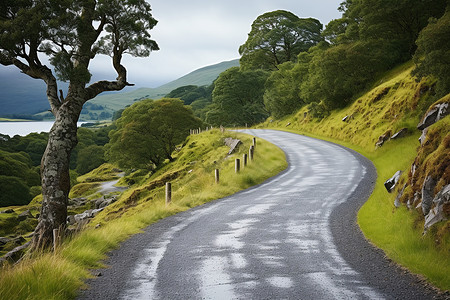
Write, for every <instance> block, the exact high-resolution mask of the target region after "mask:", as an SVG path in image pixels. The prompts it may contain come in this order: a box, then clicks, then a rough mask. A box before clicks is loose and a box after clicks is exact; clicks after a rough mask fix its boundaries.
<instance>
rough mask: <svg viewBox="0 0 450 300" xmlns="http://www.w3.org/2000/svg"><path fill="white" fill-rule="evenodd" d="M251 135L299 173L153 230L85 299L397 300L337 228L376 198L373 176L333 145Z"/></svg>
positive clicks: (128, 248) (133, 242) (119, 257)
mask: <svg viewBox="0 0 450 300" xmlns="http://www.w3.org/2000/svg"><path fill="white" fill-rule="evenodd" d="M246 132H247V133H250V134H252V135H254V136H257V137H261V138H263V139H266V140H268V141H270V142H272V143H274V144H275V145H277V146H279V147H281V148H282V149H283V150H284V151H285V153H286V154H287V157H288V160H289V165H290V166H289V168H288V169H287V170H286V171H284V172H283V173H282V174H281V175H280V176H277V177H275V178H274V179H272V180H269V181H268V182H266V183H264V184H262V185H259V186H258V187H256V188H252V189H249V190H246V191H244V192H240V193H238V194H235V195H233V196H230V197H227V198H225V199H222V200H219V201H214V202H212V203H208V204H206V205H204V206H201V207H198V208H194V209H192V210H189V211H186V212H183V213H180V214H178V215H175V216H172V217H170V218H167V219H164V220H162V221H160V222H158V223H157V224H154V225H151V226H149V227H148V228H147V229H146V231H145V233H143V234H139V235H136V236H134V237H133V238H132V239H130V240H129V241H127V242H125V243H124V245H122V247H121V248H120V249H119V250H117V251H114V252H113V253H112V254H111V256H110V260H109V262H107V263H108V264H110V265H111V266H112V267H111V268H110V269H106V270H101V272H102V276H101V277H99V278H97V279H95V280H93V281H91V282H89V284H90V285H91V286H92V288H91V289H90V290H87V291H84V292H83V293H82V294H81V298H80V299H384V298H391V297H390V296H389V294H386V291H382V290H380V288H379V285H377V283H376V282H375V283H373V282H369V281H368V280H367V278H368V277H367V274H362V273H360V272H359V271H357V270H355V269H354V268H353V267H352V266H351V265H350V264H348V263H347V262H346V260H345V259H344V258H343V256H342V255H341V254H340V253H339V251H338V247H337V246H336V244H339V243H340V244H341V245H342V244H343V245H344V248H343V249H345V245H347V241H346V240H345V238H346V237H345V236H344V237H337V238H336V237H333V235H332V228H333V226H335V227H336V226H337V228H340V225H336V224H335V223H336V222H335V223H334V225H333V224H331V222H330V215H331V214H332V212H333V210H334V209H335V208H336V207H338V206H339V205H340V204H341V203H343V202H345V201H347V200H348V199H349V198H351V197H353V198H354V197H355V194H358V193H360V190H361V189H364V190H365V192H363V194H364V195H363V197H367V195H368V194H369V193H370V189H371V183H373V181H374V178H375V176H376V175H375V174H374V170H373V168H372V169H369V170H368V167H367V166H364V164H362V163H361V162H360V161H359V159H357V158H356V156H355V155H354V154H352V153H351V152H349V151H347V150H345V149H343V148H342V147H339V146H336V145H333V144H330V143H326V142H322V141H318V140H314V139H311V138H308V137H304V136H301V135H295V134H291V133H286V132H280V131H271V130H248V131H246ZM256 151H257V149H256ZM255 163H257V162H255ZM368 177H369V178H370V179H369V181H367V178H368ZM367 182H370V183H369V184H367ZM368 186H369V187H368ZM355 211H356V209H355ZM338 220H340V218H338ZM349 222H353V223H354V220H350V221H349ZM350 227H351V226H350ZM338 231H339V229H338ZM350 236H351V237H353V236H354V235H353V234H350ZM357 238H359V239H361V237H357ZM336 239H339V241H337V240H336ZM348 242H350V241H348ZM353 251H355V249H353ZM357 253H359V252H357ZM383 268H384V267H383ZM368 272H369V273H370V270H368ZM382 280H384V281H386V279H385V278H384V279H382ZM388 289H392V288H391V287H388ZM391 296H392V295H391ZM405 296H407V295H405Z"/></svg>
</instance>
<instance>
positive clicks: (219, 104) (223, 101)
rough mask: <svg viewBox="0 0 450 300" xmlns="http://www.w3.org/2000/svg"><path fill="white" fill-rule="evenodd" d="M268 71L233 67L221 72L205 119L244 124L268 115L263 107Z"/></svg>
mask: <svg viewBox="0 0 450 300" xmlns="http://www.w3.org/2000/svg"><path fill="white" fill-rule="evenodd" d="M268 75H269V73H268V72H265V71H262V70H253V71H241V70H240V69H239V67H232V68H230V69H228V70H226V71H225V72H222V73H221V74H220V75H219V78H217V80H216V81H215V86H214V90H213V103H212V105H211V106H210V108H209V111H208V112H207V114H206V122H207V123H209V124H212V125H215V126H220V125H223V126H245V125H246V124H247V125H249V126H250V125H253V124H256V123H258V122H261V121H263V120H264V119H265V118H267V117H268V116H269V114H268V112H267V110H266V109H265V108H264V100H263V95H264V84H265V82H266V79H267V77H268Z"/></svg>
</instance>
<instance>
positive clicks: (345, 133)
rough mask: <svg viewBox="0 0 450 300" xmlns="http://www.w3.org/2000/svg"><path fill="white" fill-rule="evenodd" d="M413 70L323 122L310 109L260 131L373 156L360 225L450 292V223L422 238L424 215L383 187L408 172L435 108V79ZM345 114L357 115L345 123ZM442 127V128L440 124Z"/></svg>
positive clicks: (391, 77)
mask: <svg viewBox="0 0 450 300" xmlns="http://www.w3.org/2000/svg"><path fill="white" fill-rule="evenodd" d="M411 70H412V67H411V65H410V64H405V65H403V66H400V67H399V68H397V69H396V70H394V71H392V72H390V73H389V74H387V75H386V76H385V77H384V78H383V79H382V80H381V83H380V84H379V85H377V86H375V87H374V88H373V89H372V90H370V91H368V92H367V93H366V94H364V95H363V96H361V97H360V98H358V99H357V100H356V101H355V102H354V103H353V104H351V105H349V106H348V107H346V108H344V109H340V110H335V111H333V112H331V114H330V115H329V116H328V117H326V118H324V119H322V120H318V119H314V118H312V117H311V116H309V114H308V113H306V117H305V112H307V109H306V108H303V109H302V110H300V111H299V112H297V113H296V114H294V115H292V116H288V117H285V118H284V119H281V120H270V119H269V120H268V121H267V122H265V123H264V124H261V125H260V126H258V127H260V128H275V129H281V130H287V131H291V132H296V133H300V134H305V135H308V136H312V137H315V138H320V139H324V140H328V141H331V142H335V143H338V144H341V145H344V146H346V147H349V148H352V149H354V150H356V151H358V152H359V153H361V154H363V155H364V156H366V157H367V158H369V159H370V160H371V161H372V162H373V163H374V165H375V167H376V169H377V173H378V179H377V182H376V186H375V189H374V192H373V194H372V195H371V197H370V198H369V200H368V201H367V202H366V203H365V204H364V205H363V207H362V208H361V210H360V211H359V213H358V224H359V226H360V228H361V230H362V231H363V233H364V235H365V236H366V238H367V239H368V240H370V241H371V242H372V243H373V244H374V245H376V246H377V247H379V248H381V249H383V250H384V251H385V253H386V254H387V256H388V257H390V258H391V259H393V260H394V261H396V262H397V263H399V264H400V265H402V266H404V267H406V268H408V269H409V270H411V271H412V272H414V273H416V274H420V275H422V276H423V277H425V278H426V279H427V280H428V281H429V282H431V283H432V284H434V285H435V286H436V287H438V288H440V289H442V290H449V289H450V276H449V274H450V255H449V253H450V233H449V230H448V228H449V221H447V222H441V223H439V224H436V225H434V226H433V227H432V230H429V232H428V233H427V234H426V235H424V236H423V235H422V231H423V217H420V216H419V213H420V212H418V211H416V210H408V209H407V208H406V207H405V206H402V207H400V208H398V209H397V208H395V206H394V200H395V196H396V194H397V193H396V192H395V193H392V194H389V193H388V192H387V191H386V189H385V187H384V185H383V183H384V182H385V181H386V180H387V179H389V178H390V177H391V176H392V175H393V174H394V173H395V172H396V171H398V170H401V171H403V172H404V174H407V173H408V172H409V170H410V168H411V164H412V163H413V161H414V159H415V157H416V156H417V154H418V153H417V148H418V147H419V146H420V143H419V142H418V137H419V136H420V132H419V131H418V130H417V129H416V128H415V126H416V125H417V124H418V122H419V121H420V117H421V116H422V115H423V113H424V112H425V111H426V110H427V108H428V107H429V106H430V105H431V104H432V101H431V99H432V98H431V97H430V94H429V90H430V89H429V87H430V86H432V84H433V81H432V80H422V81H421V82H416V81H415V79H414V78H413V77H412V76H411V75H410V72H411ZM345 116H352V117H351V118H350V119H349V118H347V120H346V121H345V122H344V121H342V119H343V118H344V117H345ZM448 118H449V117H447V118H446V119H444V120H442V121H440V122H441V124H443V123H442V122H444V123H448ZM437 126H440V127H443V126H442V125H439V123H437ZM444 127H445V125H444ZM401 128H408V130H409V135H408V136H407V137H404V138H401V139H398V140H390V141H387V142H386V143H385V144H384V145H383V146H382V147H381V148H378V149H376V147H375V143H376V141H377V140H378V137H379V136H380V135H382V134H384V133H386V132H387V131H390V132H391V134H394V133H395V132H397V131H398V130H400V129H401ZM448 130H449V129H448V127H447V132H448ZM444 131H445V129H444ZM443 136H445V132H444V133H443ZM447 151H448V149H447ZM437 236H438V237H439V238H438V239H437V238H436V237H437Z"/></svg>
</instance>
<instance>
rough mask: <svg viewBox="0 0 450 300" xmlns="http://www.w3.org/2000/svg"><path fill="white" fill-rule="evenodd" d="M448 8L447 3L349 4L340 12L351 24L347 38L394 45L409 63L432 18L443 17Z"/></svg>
mask: <svg viewBox="0 0 450 300" xmlns="http://www.w3.org/2000/svg"><path fill="white" fill-rule="evenodd" d="M446 5H447V1H446V0H392V1H384V0H346V1H344V2H343V3H342V4H341V10H342V11H343V12H344V14H343V18H344V19H345V21H346V23H347V24H349V28H348V31H347V32H346V35H347V38H348V37H352V38H353V41H355V40H364V41H367V40H378V41H385V42H386V41H389V42H390V43H395V44H396V49H395V51H398V52H399V53H400V54H401V56H402V57H403V60H408V59H410V58H411V56H412V55H413V54H414V52H415V49H416V45H415V41H416V39H417V37H418V35H419V32H420V31H421V30H422V29H423V28H424V27H425V26H426V25H427V22H428V19H429V18H430V17H440V16H442V14H443V12H444V10H445V6H446ZM355 38H356V39H355Z"/></svg>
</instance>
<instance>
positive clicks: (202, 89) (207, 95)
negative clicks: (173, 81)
mask: <svg viewBox="0 0 450 300" xmlns="http://www.w3.org/2000/svg"><path fill="white" fill-rule="evenodd" d="M213 89H214V85H210V86H196V85H186V86H181V87H179V88H176V89H174V90H172V91H171V92H170V93H168V94H167V95H166V98H179V99H181V100H183V102H184V104H185V105H190V104H191V103H192V102H194V101H196V100H203V99H206V100H209V101H211V94H212V91H213Z"/></svg>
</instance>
